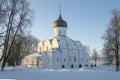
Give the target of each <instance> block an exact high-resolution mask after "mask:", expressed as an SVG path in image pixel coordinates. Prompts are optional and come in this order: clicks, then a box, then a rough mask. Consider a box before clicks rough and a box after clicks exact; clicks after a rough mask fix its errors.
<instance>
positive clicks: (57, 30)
mask: <svg viewBox="0 0 120 80" xmlns="http://www.w3.org/2000/svg"><path fill="white" fill-rule="evenodd" d="M66 30H67V28H64V27H57V28H54V36H58V35H66Z"/></svg>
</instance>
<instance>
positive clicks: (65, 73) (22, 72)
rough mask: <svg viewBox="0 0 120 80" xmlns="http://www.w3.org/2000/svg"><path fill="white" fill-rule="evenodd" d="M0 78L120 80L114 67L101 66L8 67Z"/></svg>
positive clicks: (119, 74)
mask: <svg viewBox="0 0 120 80" xmlns="http://www.w3.org/2000/svg"><path fill="white" fill-rule="evenodd" d="M0 79H15V80H120V72H115V71H114V67H107V66H104V67H103V66H99V67H94V68H81V69H79V70H69V69H67V70H64V69H62V70H52V69H41V68H35V67H34V68H24V67H14V68H13V67H8V68H6V69H5V71H4V72H1V71H0Z"/></svg>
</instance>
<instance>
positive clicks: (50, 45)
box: [37, 12, 89, 69]
mask: <svg viewBox="0 0 120 80" xmlns="http://www.w3.org/2000/svg"><path fill="white" fill-rule="evenodd" d="M53 29H54V36H53V38H52V39H46V40H44V41H40V42H39V43H38V48H37V53H39V55H40V58H41V61H42V67H44V68H53V69H59V68H80V67H83V66H87V65H88V60H89V55H88V53H87V52H85V51H84V50H83V47H82V44H81V42H80V41H74V40H73V39H71V38H69V37H68V36H67V29H68V24H67V22H66V21H64V20H63V19H62V16H61V12H60V14H59V17H58V19H57V20H56V21H54V23H53Z"/></svg>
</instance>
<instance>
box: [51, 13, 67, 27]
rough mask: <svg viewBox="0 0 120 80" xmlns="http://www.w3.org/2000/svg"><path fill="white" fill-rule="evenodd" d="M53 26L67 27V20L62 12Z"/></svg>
mask: <svg viewBox="0 0 120 80" xmlns="http://www.w3.org/2000/svg"><path fill="white" fill-rule="evenodd" d="M53 27H54V28H56V27H65V28H67V22H66V21H64V20H63V19H62V16H61V14H60V15H59V17H58V19H57V20H56V21H54V23H53Z"/></svg>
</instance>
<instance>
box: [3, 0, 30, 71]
mask: <svg viewBox="0 0 120 80" xmlns="http://www.w3.org/2000/svg"><path fill="white" fill-rule="evenodd" d="M2 1H6V2H5V6H3V7H5V9H6V14H7V15H6V21H5V22H6V23H4V26H5V27H6V32H5V41H4V49H3V56H2V58H1V60H3V61H2V66H1V70H2V71H3V70H4V67H5V64H6V62H7V61H8V58H9V56H10V55H11V54H12V51H13V50H14V48H15V47H16V46H17V44H15V39H16V36H17V35H18V34H20V33H21V30H24V29H25V28H26V27H27V26H30V24H31V18H32V14H31V13H32V12H31V9H30V8H29V3H28V2H27V0H2Z"/></svg>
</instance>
